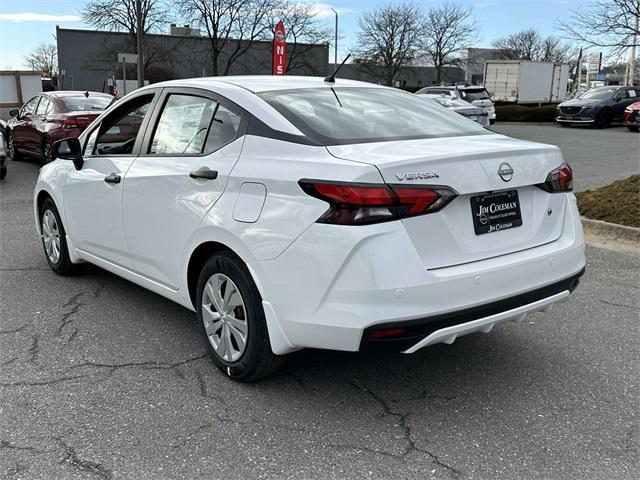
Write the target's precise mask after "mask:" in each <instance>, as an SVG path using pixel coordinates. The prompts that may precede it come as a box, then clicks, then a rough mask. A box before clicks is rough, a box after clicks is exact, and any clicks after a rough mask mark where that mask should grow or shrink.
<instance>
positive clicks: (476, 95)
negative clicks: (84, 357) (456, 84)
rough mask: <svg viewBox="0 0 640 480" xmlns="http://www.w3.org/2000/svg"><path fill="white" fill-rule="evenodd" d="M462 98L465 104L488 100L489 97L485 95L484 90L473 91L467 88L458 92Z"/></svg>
mask: <svg viewBox="0 0 640 480" xmlns="http://www.w3.org/2000/svg"><path fill="white" fill-rule="evenodd" d="M460 94H461V95H462V98H464V99H465V100H466V101H467V102H473V101H475V100H490V99H491V97H490V96H489V94H488V93H487V91H486V90H485V89H484V88H478V89H475V90H470V89H468V88H466V89H464V90H462V91H461V92H460Z"/></svg>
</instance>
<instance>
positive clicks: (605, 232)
mask: <svg viewBox="0 0 640 480" xmlns="http://www.w3.org/2000/svg"><path fill="white" fill-rule="evenodd" d="M580 218H581V219H582V226H583V228H584V231H585V233H591V234H594V235H598V236H600V237H605V238H608V239H611V240H622V241H625V242H633V243H637V244H640V228H636V227H627V226H626V225H619V224H617V223H609V222H604V221H602V220H593V219H591V218H586V217H580Z"/></svg>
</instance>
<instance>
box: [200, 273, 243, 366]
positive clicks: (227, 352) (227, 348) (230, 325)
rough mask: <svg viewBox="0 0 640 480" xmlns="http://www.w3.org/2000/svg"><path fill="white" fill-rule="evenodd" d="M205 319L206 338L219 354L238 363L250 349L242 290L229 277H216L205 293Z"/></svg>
mask: <svg viewBox="0 0 640 480" xmlns="http://www.w3.org/2000/svg"><path fill="white" fill-rule="evenodd" d="M202 319H203V321H204V329H205V331H206V333H207V338H208V339H209V342H210V343H211V346H212V347H213V350H214V351H215V352H216V354H217V355H218V356H219V357H220V358H221V359H222V360H225V361H227V362H235V361H237V360H238V359H239V358H240V357H242V354H243V353H244V351H245V349H246V346H247V335H248V331H249V329H248V323H247V310H246V308H245V304H244V300H243V298H242V295H241V294H240V290H238V287H237V286H236V284H235V283H234V282H233V280H231V279H230V278H229V277H227V276H226V275H224V274H222V273H215V274H213V275H212V276H211V277H210V278H209V280H207V284H206V286H205V288H204V292H203V294H202Z"/></svg>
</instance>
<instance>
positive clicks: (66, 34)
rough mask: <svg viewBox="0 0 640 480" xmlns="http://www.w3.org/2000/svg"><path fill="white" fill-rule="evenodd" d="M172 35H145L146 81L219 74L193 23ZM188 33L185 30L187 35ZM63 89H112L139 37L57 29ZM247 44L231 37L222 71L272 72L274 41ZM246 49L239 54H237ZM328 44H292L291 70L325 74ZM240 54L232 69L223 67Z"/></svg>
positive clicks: (131, 70)
mask: <svg viewBox="0 0 640 480" xmlns="http://www.w3.org/2000/svg"><path fill="white" fill-rule="evenodd" d="M172 31H173V32H174V34H173V35H155V34H148V35H145V40H144V41H145V80H148V81H149V82H151V83H154V82H159V81H163V80H169V79H176V78H191V77H202V76H211V75H213V74H214V68H213V58H212V54H211V44H210V40H209V38H207V37H203V36H199V35H190V34H191V33H196V32H195V31H194V30H193V29H191V28H190V27H189V26H188V25H185V26H184V27H176V26H172ZM185 33H186V34H185ZM56 39H57V44H58V65H59V71H60V76H59V80H58V88H60V89H64V90H96V91H107V84H108V83H107V81H108V79H110V78H112V76H115V77H116V78H118V79H121V78H122V76H123V75H122V65H121V64H119V63H118V53H135V52H136V48H135V38H133V37H132V36H131V35H130V34H128V33H121V32H105V31H95V30H74V29H66V28H56ZM245 48H246V45H245V44H239V41H238V40H230V41H229V43H228V44H227V45H226V46H225V48H223V50H222V52H221V54H220V59H219V61H218V65H219V68H220V67H222V68H221V69H220V71H219V72H218V73H219V75H223V74H227V75H250V74H255V75H260V74H264V75H269V74H271V59H272V42H270V41H257V42H254V43H252V44H251V45H250V46H249V47H248V48H246V51H244V50H245ZM238 51H240V52H242V53H241V54H240V55H237V52H238ZM328 55H329V48H328V46H327V45H326V44H302V43H297V44H291V43H288V44H287V58H288V60H287V73H288V74H291V75H326V74H327V72H328V58H329V56H328ZM231 56H237V60H235V61H233V62H232V64H231V67H230V68H229V69H228V71H224V66H225V65H226V63H227V60H228V59H229V57H231ZM126 68H127V70H126V77H127V79H135V78H136V66H135V65H133V64H128V65H127V67H126Z"/></svg>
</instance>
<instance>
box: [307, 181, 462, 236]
mask: <svg viewBox="0 0 640 480" xmlns="http://www.w3.org/2000/svg"><path fill="white" fill-rule="evenodd" d="M299 183H300V187H301V188H302V190H304V191H305V192H306V193H307V194H309V195H311V196H312V197H316V198H319V199H320V200H324V201H325V202H327V203H329V210H327V211H326V212H325V213H324V214H323V215H322V216H321V217H320V218H319V219H318V220H317V221H318V223H331V224H336V225H368V224H371V223H379V222H387V221H390V220H398V219H401V218H407V217H414V216H416V215H425V214H427V213H433V212H437V211H438V210H440V209H442V208H443V207H444V206H445V205H447V204H448V203H449V202H451V200H453V199H454V198H455V197H456V196H457V195H458V194H457V192H455V191H454V190H452V189H451V188H449V187H443V186H435V185H428V186H427V185H425V186H415V185H414V186H405V185H386V184H370V183H342V182H328V181H322V180H300V182H299Z"/></svg>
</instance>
